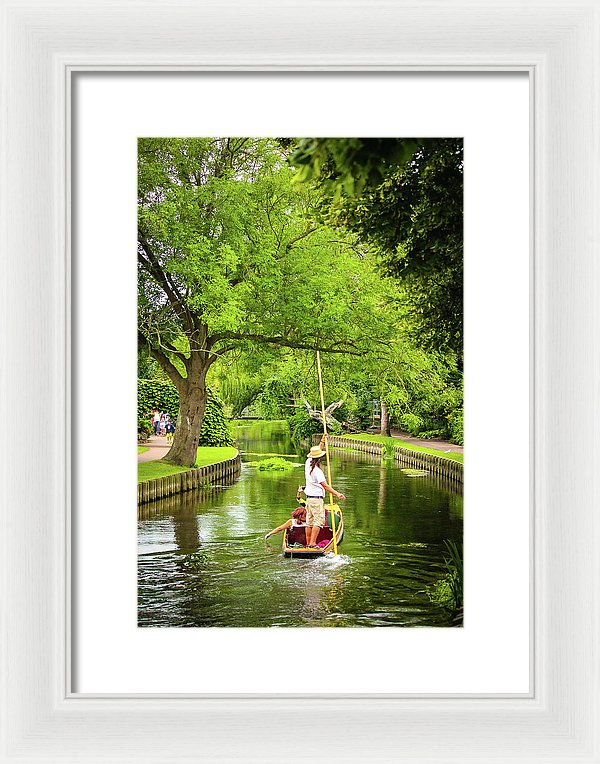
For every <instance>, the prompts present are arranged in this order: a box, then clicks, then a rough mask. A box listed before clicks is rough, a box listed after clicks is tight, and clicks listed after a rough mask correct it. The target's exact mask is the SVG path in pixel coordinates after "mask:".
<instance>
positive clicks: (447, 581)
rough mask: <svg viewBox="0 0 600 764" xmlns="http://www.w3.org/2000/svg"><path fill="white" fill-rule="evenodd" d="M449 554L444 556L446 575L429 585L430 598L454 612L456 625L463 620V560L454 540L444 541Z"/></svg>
mask: <svg viewBox="0 0 600 764" xmlns="http://www.w3.org/2000/svg"><path fill="white" fill-rule="evenodd" d="M444 546H445V547H446V552H447V555H446V556H445V557H444V569H445V570H446V573H445V575H444V576H443V577H442V578H440V579H439V580H438V581H436V582H435V583H434V584H432V585H431V586H428V587H427V594H428V595H429V599H430V600H431V601H432V602H433V603H434V604H436V605H439V606H440V607H444V608H446V609H447V610H450V611H451V612H452V613H453V621H454V623H455V624H456V625H460V624H462V621H463V607H464V601H463V560H462V556H461V554H460V552H459V550H458V547H457V546H456V544H455V542H454V541H449V540H446V541H444Z"/></svg>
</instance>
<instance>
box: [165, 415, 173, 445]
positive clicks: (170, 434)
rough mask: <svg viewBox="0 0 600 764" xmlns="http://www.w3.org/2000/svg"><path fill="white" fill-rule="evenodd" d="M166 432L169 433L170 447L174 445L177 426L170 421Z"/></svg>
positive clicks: (168, 442)
mask: <svg viewBox="0 0 600 764" xmlns="http://www.w3.org/2000/svg"><path fill="white" fill-rule="evenodd" d="M165 432H166V433H167V445H168V446H170V445H171V444H172V443H173V433H174V432H175V425H174V424H173V422H171V420H170V419H169V421H168V422H167V424H166V427H165Z"/></svg>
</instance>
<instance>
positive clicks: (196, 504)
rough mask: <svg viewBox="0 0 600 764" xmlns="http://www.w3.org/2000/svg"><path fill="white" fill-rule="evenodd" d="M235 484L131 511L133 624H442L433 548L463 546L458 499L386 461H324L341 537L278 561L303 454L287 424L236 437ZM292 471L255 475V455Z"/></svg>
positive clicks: (336, 455)
mask: <svg viewBox="0 0 600 764" xmlns="http://www.w3.org/2000/svg"><path fill="white" fill-rule="evenodd" d="M236 437H237V440H238V447H239V448H240V450H241V452H242V458H243V465H242V474H241V477H240V478H239V480H238V481H237V482H236V483H234V484H233V485H230V486H213V487H211V488H209V489H206V490H204V491H193V492H188V493H184V494H179V495H177V496H173V497H170V498H169V499H164V500H160V501H156V502H153V503H151V504H147V505H143V506H142V507H140V508H139V513H138V516H139V525H138V528H139V531H138V539H139V562H138V584H139V589H138V624H139V625H140V626H181V627H186V626H187V627H189V626H450V625H452V621H451V615H450V614H449V613H448V612H447V611H446V610H444V609H443V608H440V607H437V606H435V605H433V604H432V602H431V599H430V597H429V595H428V592H427V587H430V586H431V585H432V584H433V583H434V582H435V581H436V580H439V578H440V577H441V576H442V575H443V572H444V571H443V568H442V566H443V560H444V555H445V547H444V540H446V539H448V540H453V541H455V542H456V543H457V544H462V526H463V522H462V514H463V500H462V496H460V495H458V494H456V493H454V492H453V491H452V490H450V489H449V488H448V487H446V486H444V485H442V484H441V483H439V482H436V481H434V479H432V478H431V477H428V476H420V477H411V476H408V475H407V474H405V473H404V472H403V471H402V470H401V469H400V468H399V467H398V466H397V465H395V464H394V463H390V462H387V461H385V460H383V461H380V460H379V458H378V457H374V456H369V455H366V454H359V453H356V452H351V451H347V452H346V451H343V452H341V451H336V452H332V459H331V465H332V473H333V481H332V482H333V485H334V486H335V487H336V488H337V489H338V490H339V491H341V492H343V493H344V494H346V497H347V500H346V501H345V502H341V506H342V509H343V511H344V525H345V536H344V540H343V542H342V544H341V546H340V548H339V552H340V554H339V556H338V557H337V558H326V559H317V560H296V559H292V560H290V559H286V558H284V557H283V555H282V553H281V541H282V538H281V534H277V535H275V536H272V537H271V538H270V539H269V540H268V541H264V538H263V537H264V535H265V533H266V532H267V531H268V530H271V529H272V528H275V527H276V526H278V525H281V524H282V523H284V522H285V521H286V520H287V519H289V517H290V513H291V511H292V510H293V509H294V507H295V506H296V503H295V495H296V489H297V487H298V485H299V484H300V483H303V481H304V471H303V463H304V459H305V453H304V450H302V451H300V452H298V450H297V449H296V448H295V447H294V446H293V445H292V443H291V441H290V438H289V434H288V430H287V426H286V425H285V424H284V423H278V422H267V423H265V422H257V423H252V424H249V425H248V426H244V427H241V428H236ZM270 454H278V455H282V456H285V458H287V459H289V460H290V461H291V462H292V463H294V464H297V465H298V466H297V467H295V469H293V470H292V471H289V472H260V471H259V470H257V469H256V467H255V466H252V465H250V464H249V462H253V461H258V460H260V459H264V458H266V455H270Z"/></svg>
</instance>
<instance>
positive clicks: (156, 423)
mask: <svg viewBox="0 0 600 764" xmlns="http://www.w3.org/2000/svg"><path fill="white" fill-rule="evenodd" d="M152 427H153V429H154V434H155V435H158V434H159V433H160V412H159V411H158V409H153V410H152Z"/></svg>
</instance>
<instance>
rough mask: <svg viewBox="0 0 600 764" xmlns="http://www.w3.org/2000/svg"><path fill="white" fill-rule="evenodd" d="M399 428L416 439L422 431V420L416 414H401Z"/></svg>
mask: <svg viewBox="0 0 600 764" xmlns="http://www.w3.org/2000/svg"><path fill="white" fill-rule="evenodd" d="M400 426H401V427H402V429H403V430H404V431H405V432H407V433H408V434H409V435H412V436H413V437H418V436H419V434H420V432H421V431H422V429H423V420H422V419H421V417H420V416H417V415H416V414H403V415H402V416H401V417H400Z"/></svg>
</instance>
